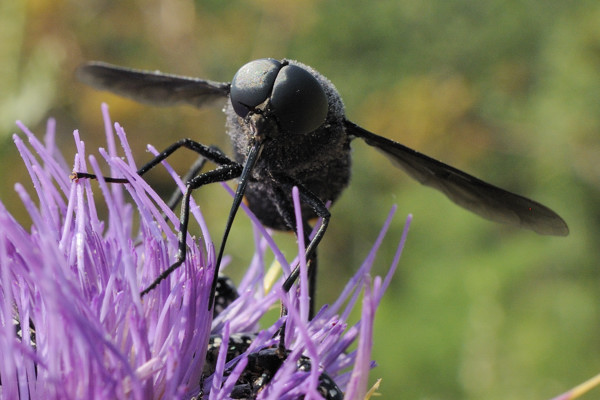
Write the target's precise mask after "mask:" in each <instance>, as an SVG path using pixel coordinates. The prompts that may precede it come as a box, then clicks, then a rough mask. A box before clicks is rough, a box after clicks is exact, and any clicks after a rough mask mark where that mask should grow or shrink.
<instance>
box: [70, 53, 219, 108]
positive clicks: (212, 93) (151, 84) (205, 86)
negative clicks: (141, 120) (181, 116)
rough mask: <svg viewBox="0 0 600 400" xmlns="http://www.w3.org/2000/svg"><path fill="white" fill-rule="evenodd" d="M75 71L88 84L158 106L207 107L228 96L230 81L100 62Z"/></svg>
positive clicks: (84, 65)
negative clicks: (217, 80) (218, 80)
mask: <svg viewBox="0 0 600 400" xmlns="http://www.w3.org/2000/svg"><path fill="white" fill-rule="evenodd" d="M76 73H77V78H78V79H79V80H80V81H81V82H83V83H85V84H86V85H89V86H92V87H94V88H96V89H100V90H108V91H110V92H113V93H115V94H118V95H120V96H123V97H127V98H129V99H132V100H135V101H138V102H140V103H146V104H152V105H155V106H172V105H178V104H189V105H192V106H194V107H204V106H207V105H211V104H212V103H214V102H216V101H217V100H223V99H225V98H227V96H228V95H229V83H223V82H212V81H207V80H202V79H198V78H188V77H184V76H177V75H169V74H163V73H161V72H159V71H142V70H135V69H129V68H123V67H118V66H116V65H111V64H107V63H103V62H98V61H94V62H90V63H86V64H83V65H82V66H80V67H79V68H78V69H77V72H76Z"/></svg>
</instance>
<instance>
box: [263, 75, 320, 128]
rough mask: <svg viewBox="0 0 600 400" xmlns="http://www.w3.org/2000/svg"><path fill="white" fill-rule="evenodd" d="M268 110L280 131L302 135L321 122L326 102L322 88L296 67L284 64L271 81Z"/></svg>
mask: <svg viewBox="0 0 600 400" xmlns="http://www.w3.org/2000/svg"><path fill="white" fill-rule="evenodd" d="M271 108H272V110H273V115H274V116H275V118H276V119H277V121H278V122H279V126H280V127H281V128H282V129H283V130H285V131H287V132H289V133H293V134H304V133H308V132H312V131H314V130H315V129H317V128H319V127H320V126H321V125H322V124H323V122H325V117H327V111H328V110H329V102H328V100H327V95H326V94H325V91H324V90H323V87H322V86H321V84H320V83H319V81H317V79H316V78H315V77H314V76H313V75H312V74H311V73H310V72H308V71H307V70H305V69H304V68H301V67H298V66H296V65H286V66H284V67H283V68H281V70H279V73H278V74H277V78H276V79H275V85H274V86H273V93H272V94H271Z"/></svg>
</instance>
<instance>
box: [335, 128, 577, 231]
mask: <svg viewBox="0 0 600 400" xmlns="http://www.w3.org/2000/svg"><path fill="white" fill-rule="evenodd" d="M345 124H346V129H347V131H348V134H349V135H351V136H355V137H360V138H362V139H363V140H364V141H365V142H366V143H367V144H368V145H370V146H373V147H376V148H377V149H379V150H380V151H382V152H383V153H384V154H385V155H386V156H387V157H388V158H390V159H391V160H392V162H393V163H394V164H395V165H396V166H398V167H399V168H400V169H402V170H404V171H405V172H406V173H407V174H408V175H410V176H411V177H413V178H414V179H416V180H418V181H419V182H421V183H422V184H423V185H426V186H429V187H432V188H434V189H437V190H439V191H441V192H442V193H444V194H445V195H446V196H448V198H449V199H450V200H452V201H453V202H454V203H456V204H458V205H459V206H461V207H464V208H466V209H467V210H469V211H472V212H474V213H475V214H478V215H480V216H482V217H484V218H487V219H489V220H492V221H497V222H504V223H508V224H511V225H516V226H520V227H522V228H525V229H531V230H532V231H535V232H537V233H539V234H542V235H557V236H566V235H568V234H569V228H568V227H567V224H566V223H565V221H564V220H563V219H562V218H561V217H560V216H559V215H558V214H556V213H555V212H554V211H552V210H550V209H549V208H548V207H546V206H543V205H542V204H540V203H538V202H535V201H533V200H530V199H528V198H526V197H523V196H519V195H518V194H514V193H511V192H508V191H506V190H504V189H500V188H499V187H496V186H493V185H490V184H489V183H486V182H484V181H482V180H480V179H477V178H475V177H473V176H471V175H469V174H466V173H464V172H462V171H460V170H458V169H456V168H454V167H451V166H449V165H446V164H444V163H442V162H440V161H437V160H434V159H433V158H430V157H427V156H426V155H424V154H421V153H419V152H417V151H415V150H412V149H410V148H408V147H406V146H403V145H401V144H400V143H397V142H394V141H392V140H389V139H386V138H384V137H381V136H378V135H375V134H374V133H371V132H369V131H367V130H365V129H363V128H361V127H360V126H358V125H356V124H354V123H352V122H350V121H346V122H345Z"/></svg>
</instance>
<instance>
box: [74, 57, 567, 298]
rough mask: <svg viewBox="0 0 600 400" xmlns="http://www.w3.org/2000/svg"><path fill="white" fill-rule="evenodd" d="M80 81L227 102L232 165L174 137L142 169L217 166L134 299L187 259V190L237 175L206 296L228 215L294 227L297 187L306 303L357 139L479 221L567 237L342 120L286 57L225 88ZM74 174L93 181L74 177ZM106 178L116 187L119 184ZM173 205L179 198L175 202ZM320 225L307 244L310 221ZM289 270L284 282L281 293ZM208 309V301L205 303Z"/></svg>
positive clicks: (106, 76) (525, 208)
mask: <svg viewBox="0 0 600 400" xmlns="http://www.w3.org/2000/svg"><path fill="white" fill-rule="evenodd" d="M77 75H78V77H79V79H80V80H81V81H82V82H84V83H86V84H88V85H90V86H93V87H95V88H98V89H104V90H109V91H111V92H114V93H116V94H119V95H122V96H125V97H129V98H131V99H133V100H136V101H139V102H142V103H149V104H153V105H159V106H170V105H176V104H190V105H193V106H196V107H203V106H206V105H209V104H211V103H213V102H215V101H217V100H221V99H226V100H227V104H226V107H225V114H226V117H227V124H226V125H227V133H228V135H229V136H230V137H231V141H232V143H233V151H234V159H230V158H228V157H227V156H225V155H224V154H223V153H222V152H221V151H219V150H218V149H215V148H213V147H207V146H204V145H202V144H200V143H198V142H195V141H193V140H191V139H182V140H180V141H178V142H176V143H174V144H173V145H171V146H170V147H168V148H167V149H166V150H165V151H163V152H162V153H161V154H160V155H158V156H157V157H156V158H154V159H153V160H151V161H150V162H149V163H148V164H146V165H144V166H143V167H142V168H141V169H140V170H139V171H138V174H140V175H143V174H144V173H146V172H147V171H148V170H150V169H151V168H153V167H154V166H156V165H157V164H159V163H160V162H161V161H162V160H164V159H165V158H167V157H168V156H169V155H170V154H172V153H173V152H174V151H175V150H177V149H179V148H180V147H186V148H188V149H190V150H193V151H195V152H197V153H198V154H200V156H201V157H203V158H204V159H207V160H210V161H212V162H214V163H215V164H217V165H218V167H217V168H216V169H214V170H212V171H208V172H205V173H199V170H198V169H194V170H193V176H191V177H190V179H189V180H188V181H187V185H186V190H185V192H184V194H183V203H182V207H181V217H180V231H179V249H178V254H177V259H176V261H175V263H173V264H172V265H171V266H170V267H169V268H168V269H167V270H165V271H164V273H162V274H161V275H160V276H159V277H158V278H157V279H156V280H155V281H154V282H152V283H151V284H150V285H149V286H148V287H147V288H146V289H145V290H144V291H143V292H142V295H144V294H146V293H147V292H148V291H150V290H152V289H153V288H154V287H156V286H157V285H158V284H159V283H160V282H161V281H162V280H163V279H164V278H165V277H167V276H168V275H169V274H170V273H171V272H172V271H173V270H174V269H176V268H177V267H179V265H181V264H182V263H183V261H184V260H185V257H186V245H185V235H186V232H187V225H188V217H189V199H190V195H191V192H192V191H193V190H194V189H197V188H199V187H200V186H203V185H205V184H208V183H213V182H221V181H226V180H229V179H234V178H239V185H238V188H237V192H236V195H235V198H234V201H233V205H232V207H231V211H230V214H229V218H228V221H227V225H226V227H225V233H224V235H223V240H222V242H221V247H220V250H219V253H218V258H217V268H216V269H215V272H214V274H215V275H214V279H213V288H212V295H211V298H212V297H213V295H214V291H215V285H216V284H217V274H218V271H219V265H220V261H221V257H222V255H223V250H224V246H225V242H226V240H227V236H228V234H229V230H230V228H231V224H232V222H233V219H234V217H235V214H236V211H237V209H238V207H239V205H240V202H241V201H242V198H243V197H246V199H247V202H248V204H249V206H250V209H251V210H252V211H253V212H254V213H255V214H256V216H257V217H258V218H259V219H260V220H261V222H262V223H263V224H264V225H266V226H268V227H271V228H274V229H278V230H295V226H296V225H295V221H294V216H293V206H292V200H291V196H290V193H291V189H292V187H293V186H297V187H298V189H299V192H300V196H301V201H302V214H303V218H304V220H303V221H302V224H303V227H304V235H305V241H306V243H308V247H307V250H306V255H307V259H308V260H309V261H310V263H309V268H310V269H309V286H310V291H311V301H312V300H313V299H314V290H315V276H316V267H317V266H316V248H317V245H318V244H319V242H320V241H321V238H322V237H323V235H324V233H325V231H326V229H327V224H328V222H329V218H330V214H329V211H328V210H327V208H326V207H325V202H326V201H335V200H336V199H337V198H338V197H339V195H340V194H341V192H342V191H343V189H344V188H345V187H346V186H347V185H348V182H349V180H350V142H351V141H352V140H353V139H354V138H357V137H358V138H361V139H363V140H364V141H365V142H366V143H367V144H368V145H370V146H373V147H375V148H377V149H378V150H380V151H382V152H383V153H384V154H385V155H386V156H388V157H389V158H390V159H391V161H392V162H393V163H394V164H395V165H396V166H397V167H399V168H400V169H402V170H404V171H405V172H406V173H408V174H409V175H410V176H411V177H413V178H414V179H416V180H418V181H419V182H421V183H422V184H424V185H427V186H430V187H433V188H435V189H437V190H439V191H441V192H443V193H444V194H445V195H446V196H448V198H450V200H452V201H453V202H455V203H456V204H458V205H459V206H461V207H464V208H466V209H467V210H470V211H472V212H474V213H476V214H478V215H480V216H482V217H484V218H487V219H489V220H492V221H497V222H504V223H508V224H511V225H515V226H520V227H522V228H525V229H530V230H533V231H535V232H537V233H539V234H542V235H559V236H564V235H567V234H568V233H569V229H568V227H567V224H566V223H565V221H564V220H563V219H562V218H561V217H560V216H558V215H557V214H556V213H555V212H553V211H552V210H550V209H549V208H547V207H545V206H543V205H541V204H540V203H537V202H535V201H533V200H530V199H527V198H525V197H523V196H520V195H517V194H514V193H510V192H508V191H506V190H503V189H500V188H498V187H496V186H493V185H491V184H489V183H486V182H484V181H482V180H480V179H477V178H475V177H473V176H471V175H468V174H466V173H464V172H462V171H460V170H458V169H456V168H454V167H451V166H449V165H446V164H444V163H442V162H439V161H436V160H434V159H432V158H430V157H427V156H425V155H423V154H421V153H419V152H416V151H414V150H412V149H410V148H408V147H406V146H403V145H401V144H400V143H397V142H394V141H392V140H389V139H386V138H384V137H381V136H378V135H375V134H373V133H371V132H369V131H367V130H365V129H363V128H361V127H360V126H358V125H356V124H354V123H353V122H351V121H349V120H347V119H346V116H345V113H344V106H343V103H342V100H341V98H340V95H339V94H338V92H337V90H336V89H335V87H334V86H333V84H332V83H331V82H330V81H329V80H328V79H327V78H325V77H324V76H323V75H321V74H319V73H318V72H316V71H315V70H313V69H312V68H311V67H309V66H306V65H304V64H301V63H299V62H297V61H292V60H282V61H278V60H274V59H270V58H268V59H259V60H255V61H251V62H249V63H248V64H246V65H244V66H243V67H242V68H240V69H239V71H238V72H237V73H236V74H235V76H234V77H233V80H232V82H231V83H220V82H212V81H207V80H202V79H198V78H188V77H182V76H175V75H167V74H163V73H160V72H152V71H139V70H132V69H127V68H122V67H117V66H113V65H109V64H106V63H101V62H92V63H88V64H85V65H83V66H82V67H80V68H79V70H78V71H77ZM73 177H74V178H94V176H93V175H90V174H84V173H74V174H73ZM107 180H108V181H112V182H121V183H125V182H126V180H124V179H120V178H109V179H107ZM177 200H179V199H177ZM315 217H320V218H322V221H323V222H322V224H321V226H320V227H319V229H318V230H317V233H316V234H315V236H314V237H313V238H312V239H311V240H309V237H308V234H309V233H310V231H311V227H310V225H309V220H311V219H313V218H315ZM297 275H298V269H297V268H296V270H295V271H294V272H292V274H291V275H290V276H289V277H288V279H287V280H286V282H285V284H284V287H285V289H286V290H289V289H290V288H291V286H292V284H293V282H294V281H295V279H296V278H297ZM211 306H212V300H211Z"/></svg>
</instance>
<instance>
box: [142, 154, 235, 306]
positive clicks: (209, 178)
mask: <svg viewBox="0 0 600 400" xmlns="http://www.w3.org/2000/svg"><path fill="white" fill-rule="evenodd" d="M241 173H242V165H241V164H238V163H233V164H231V165H225V166H221V167H219V168H217V169H215V170H212V171H208V172H205V173H203V174H200V175H198V176H196V177H194V178H193V179H191V180H190V181H188V182H187V183H186V186H185V192H184V193H183V201H182V203H181V214H180V217H179V234H178V236H177V238H178V241H179V242H178V250H177V257H176V259H175V262H174V263H173V264H171V266H170V267H169V268H167V269H166V270H165V271H163V272H162V273H161V274H160V275H159V276H158V278H156V279H155V280H154V281H153V282H152V283H151V284H150V285H149V286H148V287H147V288H146V289H144V290H142V292H141V293H140V295H141V296H144V295H145V294H147V293H148V292H150V291H151V290H152V289H154V288H155V287H156V286H158V284H159V283H160V282H162V281H163V280H164V279H165V278H167V277H168V276H169V275H170V274H171V273H172V272H173V271H175V270H176V269H177V268H178V267H179V266H180V265H181V264H183V262H184V261H185V257H186V254H187V245H186V242H185V237H186V235H187V230H188V223H189V219H190V197H191V195H192V192H193V191H194V190H195V189H198V188H199V187H201V186H204V185H207V184H209V183H215V182H223V181H228V180H230V179H233V178H237V177H239V176H240V174H241ZM215 268H218V266H216V267H215ZM211 302H212V300H211Z"/></svg>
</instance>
